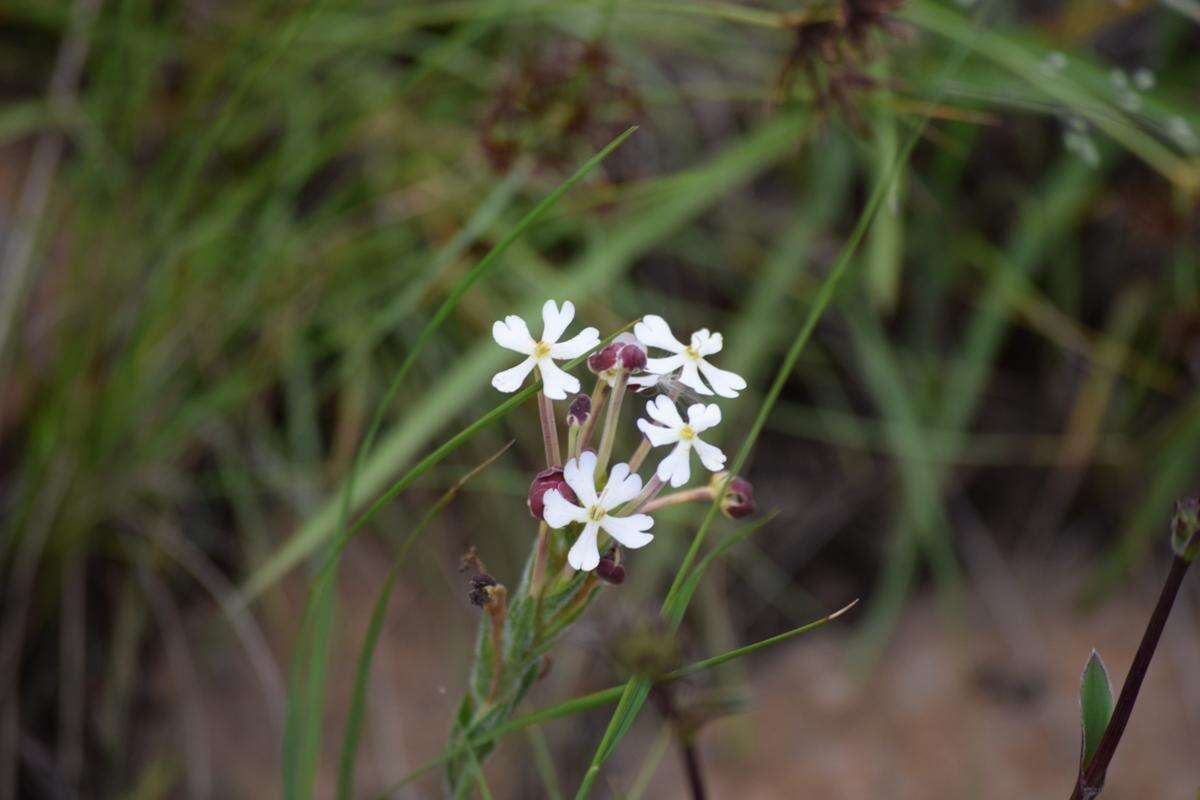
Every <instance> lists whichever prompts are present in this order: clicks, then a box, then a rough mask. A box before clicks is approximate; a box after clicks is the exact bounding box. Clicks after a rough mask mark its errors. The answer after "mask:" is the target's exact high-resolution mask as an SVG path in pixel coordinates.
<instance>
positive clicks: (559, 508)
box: [542, 489, 588, 528]
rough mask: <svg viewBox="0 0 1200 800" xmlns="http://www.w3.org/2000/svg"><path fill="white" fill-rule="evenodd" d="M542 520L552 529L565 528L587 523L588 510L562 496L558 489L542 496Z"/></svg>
mask: <svg viewBox="0 0 1200 800" xmlns="http://www.w3.org/2000/svg"><path fill="white" fill-rule="evenodd" d="M542 503H543V510H542V518H543V519H545V520H546V524H547V525H549V526H550V527H551V528H563V527H566V526H567V525H570V524H571V523H572V522H585V521H587V516H588V513H587V509H586V508H580V507H579V506H577V505H575V504H574V503H572V502H571V501H570V500H568V499H566V498H565V497H563V496H562V492H560V491H558V489H551V490H550V491H548V492H546V493H545V494H544V495H542Z"/></svg>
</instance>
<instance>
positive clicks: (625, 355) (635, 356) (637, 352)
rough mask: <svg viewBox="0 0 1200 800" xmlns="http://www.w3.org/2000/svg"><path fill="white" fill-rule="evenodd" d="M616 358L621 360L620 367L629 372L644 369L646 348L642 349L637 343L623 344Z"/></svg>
mask: <svg viewBox="0 0 1200 800" xmlns="http://www.w3.org/2000/svg"><path fill="white" fill-rule="evenodd" d="M618 358H620V359H621V366H623V367H624V368H625V369H626V370H628V371H629V372H633V371H634V370H638V369H645V367H646V348H644V347H642V345H641V343H640V342H638V341H636V340H635V341H633V342H625V343H623V344H622V345H621V352H620V353H618Z"/></svg>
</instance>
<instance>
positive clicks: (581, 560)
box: [546, 492, 616, 572]
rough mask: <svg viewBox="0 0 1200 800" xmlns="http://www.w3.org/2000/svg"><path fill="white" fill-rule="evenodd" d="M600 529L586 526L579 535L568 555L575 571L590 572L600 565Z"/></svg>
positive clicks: (592, 525)
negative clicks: (598, 531)
mask: <svg viewBox="0 0 1200 800" xmlns="http://www.w3.org/2000/svg"><path fill="white" fill-rule="evenodd" d="M546 494H550V493H549V492H546ZM599 527H600V526H599V525H597V524H596V523H595V522H589V523H588V524H587V525H584V526H583V533H581V534H579V538H578V539H576V540H575V544H573V545H571V550H570V552H568V553H567V563H568V564H570V565H571V566H572V567H574V568H575V569H579V570H583V571H584V572H588V571H590V570H593V569H595V568H596V565H597V564H599V563H600V550H599V548H597V547H596V529H597V528H599ZM613 538H616V537H613Z"/></svg>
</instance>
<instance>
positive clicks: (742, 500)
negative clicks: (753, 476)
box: [721, 475, 758, 519]
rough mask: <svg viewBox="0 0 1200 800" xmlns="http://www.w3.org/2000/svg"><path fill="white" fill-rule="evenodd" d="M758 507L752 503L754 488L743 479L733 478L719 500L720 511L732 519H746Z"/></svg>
mask: <svg viewBox="0 0 1200 800" xmlns="http://www.w3.org/2000/svg"><path fill="white" fill-rule="evenodd" d="M757 508H758V505H757V504H756V503H755V502H754V486H753V485H751V483H750V481H748V480H746V479H745V478H741V477H738V476H736V475H735V476H734V477H733V478H732V479H731V480H730V481H729V488H728V489H727V490H726V492H725V497H724V498H723V499H722V500H721V511H722V512H724V514H725V516H727V517H732V518H733V519H741V518H743V517H748V516H750V515H751V514H753V513H754V512H755V510H756V509H757Z"/></svg>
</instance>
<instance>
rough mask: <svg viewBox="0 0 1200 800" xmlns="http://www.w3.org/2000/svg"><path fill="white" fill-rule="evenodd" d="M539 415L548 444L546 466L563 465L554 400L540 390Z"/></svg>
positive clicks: (543, 436) (543, 434) (543, 437)
mask: <svg viewBox="0 0 1200 800" xmlns="http://www.w3.org/2000/svg"><path fill="white" fill-rule="evenodd" d="M538 417H539V418H540V419H541V421H542V441H543V442H544V443H545V445H546V466H547V467H561V466H562V451H561V450H560V449H559V447H558V421H557V420H555V419H554V401H553V400H551V399H550V398H549V397H546V395H545V393H543V392H538Z"/></svg>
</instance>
